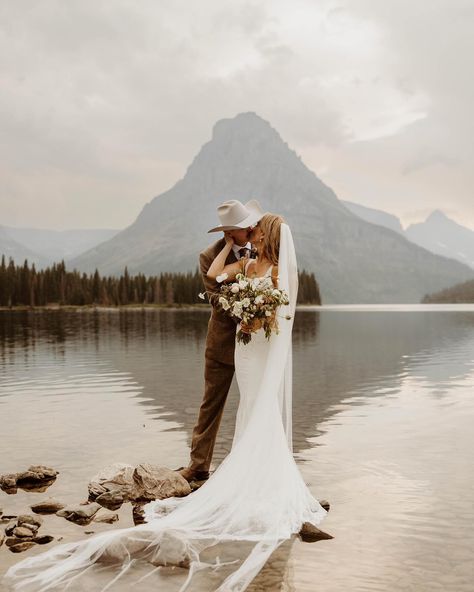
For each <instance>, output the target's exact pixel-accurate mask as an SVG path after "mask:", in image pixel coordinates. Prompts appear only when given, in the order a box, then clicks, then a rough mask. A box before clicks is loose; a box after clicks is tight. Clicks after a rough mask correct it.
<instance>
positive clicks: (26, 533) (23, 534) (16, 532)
mask: <svg viewBox="0 0 474 592" xmlns="http://www.w3.org/2000/svg"><path fill="white" fill-rule="evenodd" d="M35 534H36V531H33V530H30V529H29V528H26V526H17V527H16V528H14V529H13V536H16V537H18V538H21V539H24V538H25V539H27V538H33V537H34V536H35Z"/></svg>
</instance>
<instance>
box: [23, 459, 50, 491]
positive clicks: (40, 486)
mask: <svg viewBox="0 0 474 592" xmlns="http://www.w3.org/2000/svg"><path fill="white" fill-rule="evenodd" d="M56 475H58V471H56V470H55V469H52V468H50V467H45V466H43V465H32V466H30V467H29V468H28V470H27V471H23V473H17V477H16V484H17V486H18V487H21V488H22V489H25V490H26V491H32V490H34V491H46V489H48V487H50V486H51V485H52V484H53V483H54V481H55V480H56Z"/></svg>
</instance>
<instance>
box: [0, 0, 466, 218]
mask: <svg viewBox="0 0 474 592" xmlns="http://www.w3.org/2000/svg"><path fill="white" fill-rule="evenodd" d="M473 20H474V14H473V6H472V3H471V2H470V0H469V1H467V0H453V1H452V2H450V3H449V4H448V3H446V2H443V1H441V0H433V2H430V3H429V4H427V3H426V2H422V1H421V0H418V1H416V0H414V1H412V2H410V3H408V2H407V0H397V1H395V0H387V1H385V2H378V1H377V0H351V2H345V3H344V2H334V1H333V0H327V1H326V0H321V1H319V2H314V1H313V0H295V2H292V3H289V2H285V1H283V0H263V1H258V2H256V1H253V2H252V1H245V0H236V1H235V2H233V3H227V4H223V3H222V2H219V1H218V0H204V1H203V2H201V3H199V4H198V3H189V2H186V1H184V0H174V1H171V0H153V1H152V0H142V1H141V2H139V3H138V2H133V1H132V0H114V2H113V3H111V2H108V1H106V0H97V1H94V2H92V0H82V1H79V0H71V1H70V2H67V3H65V2H62V1H61V0H46V1H45V2H42V3H36V4H35V3H31V2H27V1H26V0H19V1H18V2H15V3H3V4H2V6H1V8H0V67H1V69H2V77H1V80H0V91H1V92H0V126H1V131H2V139H3V142H2V145H1V147H0V162H1V165H0V173H1V174H2V179H3V181H4V183H3V185H4V187H5V189H4V193H3V194H2V196H1V198H0V209H1V211H2V214H3V216H4V218H3V223H4V224H15V225H25V226H26V225H34V224H35V223H36V224H37V225H41V226H49V227H55V228H68V227H71V226H85V227H99V226H107V227H123V226H126V225H128V224H129V223H130V222H132V221H133V219H134V218H135V217H136V215H137V214H138V212H139V211H140V209H141V207H142V206H143V205H144V204H145V203H146V202H147V201H149V200H150V199H151V198H152V197H153V196H154V195H156V194H158V193H160V192H161V191H164V190H166V189H167V188H169V187H170V186H171V185H172V184H174V183H175V182H176V181H177V180H178V179H179V178H180V177H181V176H182V175H183V174H184V172H185V170H186V167H187V166H188V165H189V163H190V162H191V160H192V158H193V157H194V156H195V154H196V152H197V151H198V150H199V148H200V147H201V145H202V144H203V143H204V142H206V141H208V139H209V137H210V133H211V129H212V126H213V124H214V123H215V121H216V120H218V119H220V118H223V117H232V116H234V115H236V114H237V113H239V112H243V111H255V112H257V113H259V114H260V115H261V116H262V117H264V119H266V120H268V121H270V122H271V123H272V125H273V126H274V127H275V128H276V129H277V130H278V131H279V132H280V134H281V135H282V137H283V138H284V140H286V141H288V143H289V144H290V146H291V147H292V148H294V149H295V150H296V151H297V152H299V153H300V154H301V155H302V157H303V160H304V161H305V162H306V164H307V165H308V166H309V167H310V168H312V169H313V170H315V171H316V172H317V173H318V172H319V174H321V175H323V180H324V181H325V182H327V183H328V184H329V185H331V186H332V187H333V188H334V189H335V190H336V192H337V193H338V195H339V196H340V197H341V198H342V199H350V200H353V201H359V202H360V203H364V204H365V205H369V206H373V207H382V208H386V209H388V210H389V211H392V212H394V213H398V214H399V215H401V216H402V215H403V212H406V211H408V210H409V209H411V210H413V207H412V206H413V203H414V202H415V203H418V204H419V207H418V210H420V211H421V210H423V211H424V209H426V208H428V209H429V208H431V207H433V208H436V207H438V208H440V209H443V204H444V206H446V207H447V205H446V199H447V196H448V195H449V199H450V200H451V202H452V203H450V204H449V206H450V207H451V205H452V209H453V210H455V211H459V212H462V213H463V218H464V220H470V221H471V223H472V224H473V225H474V208H473V205H472V203H471V202H472V198H471V187H472V182H473V181H474V179H473V173H472V172H471V168H472V167H471V162H472V156H473V140H472V138H473V134H472V124H470V122H471V121H472V116H471V108H472V107H471V106H472V104H473V98H474V97H473V89H474V83H473V82H472V80H471V77H470V71H472V64H471V62H472V59H473V58H472V56H473V55H474V51H473V50H474V47H473V39H472V35H471V30H472V24H473Z"/></svg>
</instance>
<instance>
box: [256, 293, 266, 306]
mask: <svg viewBox="0 0 474 592" xmlns="http://www.w3.org/2000/svg"><path fill="white" fill-rule="evenodd" d="M254 302H255V304H263V302H264V300H263V296H262V295H261V294H259V295H258V296H257V297H256V298H255V300H254Z"/></svg>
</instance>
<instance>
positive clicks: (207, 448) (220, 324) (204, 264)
mask: <svg viewBox="0 0 474 592" xmlns="http://www.w3.org/2000/svg"><path fill="white" fill-rule="evenodd" d="M224 245H225V239H224V238H222V239H220V240H218V241H217V242H215V243H214V244H212V245H211V246H209V247H208V248H207V249H206V250H205V251H203V252H202V253H201V254H200V255H199V265H200V268H201V274H202V278H203V281H204V287H205V289H206V292H207V296H208V298H209V301H210V303H211V305H212V312H211V317H210V319H209V324H208V328H207V337H206V351H205V369H204V380H205V385H204V397H203V400H202V403H201V407H200V409H199V416H198V420H197V423H196V425H195V427H194V430H193V437H192V443H191V463H190V465H189V466H190V468H192V469H193V470H196V471H208V470H209V467H210V465H211V460H212V453H213V451H214V444H215V442H216V437H217V432H218V430H219V425H220V422H221V418H222V412H223V411H224V405H225V402H226V399H227V393H228V392H229V388H230V384H231V382H232V377H233V376H234V351H235V332H236V322H235V321H234V320H233V319H232V318H231V317H229V316H228V315H227V314H225V313H224V312H222V311H221V310H219V309H218V307H217V300H218V298H219V294H218V292H219V287H220V284H219V283H217V282H216V281H214V280H211V279H210V278H208V277H207V270H208V269H209V267H210V266H211V263H212V262H213V261H214V259H215V258H216V257H217V255H218V254H219V253H220V252H221V251H222V249H223V248H224ZM235 261H237V258H236V257H235V255H234V252H233V251H232V250H231V251H230V253H229V255H228V257H227V259H226V265H228V264H229V263H233V262H235Z"/></svg>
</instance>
